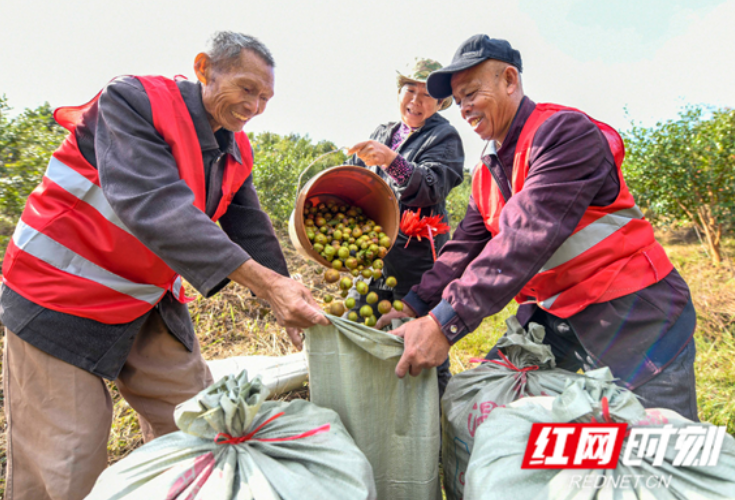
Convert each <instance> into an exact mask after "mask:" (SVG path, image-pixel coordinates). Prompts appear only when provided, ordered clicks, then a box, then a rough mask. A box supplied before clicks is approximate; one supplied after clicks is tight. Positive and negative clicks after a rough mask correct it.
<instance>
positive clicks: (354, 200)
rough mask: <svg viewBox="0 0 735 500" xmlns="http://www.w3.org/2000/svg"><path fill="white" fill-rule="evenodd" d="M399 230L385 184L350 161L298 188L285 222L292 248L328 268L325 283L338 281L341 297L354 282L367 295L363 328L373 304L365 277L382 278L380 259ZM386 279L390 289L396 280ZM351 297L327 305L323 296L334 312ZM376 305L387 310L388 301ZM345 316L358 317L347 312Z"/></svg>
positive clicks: (341, 309)
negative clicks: (348, 163)
mask: <svg viewBox="0 0 735 500" xmlns="http://www.w3.org/2000/svg"><path fill="white" fill-rule="evenodd" d="M398 228H399V208H398V201H397V200H396V197H395V195H394V194H393V191H392V190H391V189H390V187H389V186H388V184H387V183H386V182H385V181H384V180H383V179H381V178H380V176H378V175H377V174H375V173H374V172H372V171H370V170H368V169H365V168H362V167H357V166H352V165H342V166H338V167H332V168H329V169H327V170H324V171H323V172H321V173H319V174H318V175H316V176H315V177H313V178H312V179H311V180H310V181H309V182H308V183H307V184H306V185H305V186H304V187H303V189H301V190H300V191H299V192H298V195H297V198H296V206H295V208H294V211H293V212H292V213H291V217H290V219H289V224H288V232H289V236H290V238H291V242H292V243H293V245H294V247H295V248H296V250H297V251H298V252H299V253H300V254H301V255H302V256H303V257H305V258H306V259H309V260H312V261H315V262H317V263H319V264H321V265H322V266H324V267H326V268H327V270H326V271H325V273H324V281H325V282H327V283H337V282H339V284H338V287H339V289H340V290H341V292H340V294H341V295H342V297H343V298H345V297H347V294H348V291H349V290H350V289H351V288H352V286H353V285H355V286H356V290H357V291H358V293H360V294H361V295H366V294H367V301H368V304H369V305H367V306H364V307H363V308H361V310H360V314H361V315H362V319H364V320H365V323H366V324H367V325H368V326H374V325H375V321H376V319H375V318H376V316H375V314H374V313H373V310H372V304H373V303H374V302H377V295H376V294H375V293H370V294H368V290H367V282H366V280H370V279H371V278H372V279H378V278H380V277H381V276H382V269H383V261H382V259H383V257H385V256H386V254H387V253H388V251H389V250H390V248H391V247H392V246H393V243H394V242H395V240H396V236H397V235H398ZM385 283H386V286H389V287H393V286H395V278H393V277H386V280H385ZM373 295H375V297H372V296H373ZM373 299H374V300H373ZM350 301H351V302H354V300H353V299H348V300H347V301H345V302H344V303H343V302H337V301H335V302H333V303H331V302H332V296H331V295H325V296H324V302H325V304H326V305H327V311H328V312H329V313H331V314H333V315H335V316H342V315H343V314H344V313H345V311H348V310H349V309H352V308H353V307H354V305H355V304H354V303H353V304H350ZM386 302H387V301H386ZM378 307H379V310H386V312H387V310H390V308H391V304H390V303H389V302H388V303H387V304H379V305H378ZM367 309H370V311H369V313H368V311H367ZM353 316H354V317H353ZM350 319H352V320H353V321H358V320H359V319H361V318H360V317H359V316H358V313H357V312H356V311H352V312H350Z"/></svg>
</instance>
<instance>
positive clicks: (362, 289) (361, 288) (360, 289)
mask: <svg viewBox="0 0 735 500" xmlns="http://www.w3.org/2000/svg"><path fill="white" fill-rule="evenodd" d="M355 288H356V289H357V293H359V294H360V295H365V294H366V293H368V285H367V283H365V282H364V281H358V282H357V284H356V285H355Z"/></svg>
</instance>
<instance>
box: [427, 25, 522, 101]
mask: <svg viewBox="0 0 735 500" xmlns="http://www.w3.org/2000/svg"><path fill="white" fill-rule="evenodd" d="M487 59H497V60H498V61H504V62H507V63H508V64H510V65H512V66H515V67H516V68H517V69H518V72H521V71H523V63H522V62H521V53H520V52H518V51H517V50H516V49H514V48H513V47H511V46H510V43H508V41H507V40H500V39H499V38H490V37H489V36H487V35H475V36H473V37H472V38H469V39H467V40H466V41H464V42H463V43H462V45H460V46H459V48H458V49H457V52H455V53H454V57H453V58H452V62H451V63H450V64H449V66H446V67H444V68H442V69H438V70H436V71H434V72H432V73H431V74H430V75H429V78H427V80H426V89H427V90H428V91H429V94H431V97H433V98H434V99H443V98H445V97H449V96H450V95H452V85H451V80H452V75H453V74H454V73H457V72H458V71H463V70H465V69H468V68H471V67H472V66H475V65H477V64H480V63H481V62H482V61H485V60H487Z"/></svg>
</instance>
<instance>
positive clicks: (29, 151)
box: [0, 95, 66, 249]
mask: <svg viewBox="0 0 735 500" xmlns="http://www.w3.org/2000/svg"><path fill="white" fill-rule="evenodd" d="M10 110H11V108H10V107H9V106H8V102H7V99H6V98H5V96H4V95H3V96H2V97H0V248H3V249H4V248H5V245H6V244H7V241H8V238H9V237H10V235H11V234H12V232H13V228H14V227H15V223H16V221H17V219H18V218H19V217H20V214H21V212H22V211H23V207H24V206H25V201H26V198H27V197H28V195H29V194H30V193H31V191H32V190H33V189H34V188H35V187H36V185H38V183H39V182H40V180H41V177H42V176H43V173H44V172H45V170H46V164H47V163H48V160H49V157H50V156H51V153H53V152H54V150H55V149H56V148H57V147H58V145H59V144H60V143H61V141H62V140H63V139H64V137H65V136H66V130H65V129H64V128H62V127H61V126H59V125H58V124H57V123H56V122H55V121H54V118H53V115H52V110H51V107H50V106H49V104H48V103H45V104H43V105H42V106H39V107H38V108H36V109H26V110H25V111H23V113H21V114H20V115H19V116H17V117H16V118H14V119H10V118H9V117H8V113H9V112H10Z"/></svg>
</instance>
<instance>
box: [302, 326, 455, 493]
mask: <svg viewBox="0 0 735 500" xmlns="http://www.w3.org/2000/svg"><path fill="white" fill-rule="evenodd" d="M328 317H329V319H330V321H331V322H332V324H331V325H330V326H320V325H317V326H314V327H312V328H309V329H308V330H307V331H306V342H305V346H306V352H307V357H308V360H309V390H310V399H311V401H312V402H313V403H315V404H317V405H319V406H323V407H325V408H331V409H333V410H334V411H336V412H337V413H338V414H339V416H340V418H341V419H342V422H343V423H344V426H345V427H346V428H347V431H348V432H349V433H350V435H351V436H352V437H353V438H354V440H355V443H356V444H357V446H358V447H359V448H360V449H361V450H362V451H363V452H364V453H365V456H366V457H367V459H368V460H369V461H370V464H371V465H372V466H373V473H374V475H375V484H376V488H377V491H378V498H379V499H380V500H434V499H437V498H441V493H440V486H439V389H438V385H437V379H436V369H431V370H423V371H422V372H421V374H420V375H419V376H418V377H411V376H409V375H406V377H404V378H403V379H399V378H398V377H396V374H395V369H396V365H397V364H398V360H399V359H400V357H401V354H402V353H403V339H401V338H399V337H396V336H395V335H391V334H390V333H385V332H382V331H380V330H376V329H374V328H369V327H367V326H364V325H361V324H357V323H354V322H352V321H348V320H344V319H341V318H337V317H335V316H328ZM345 498H347V497H345Z"/></svg>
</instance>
